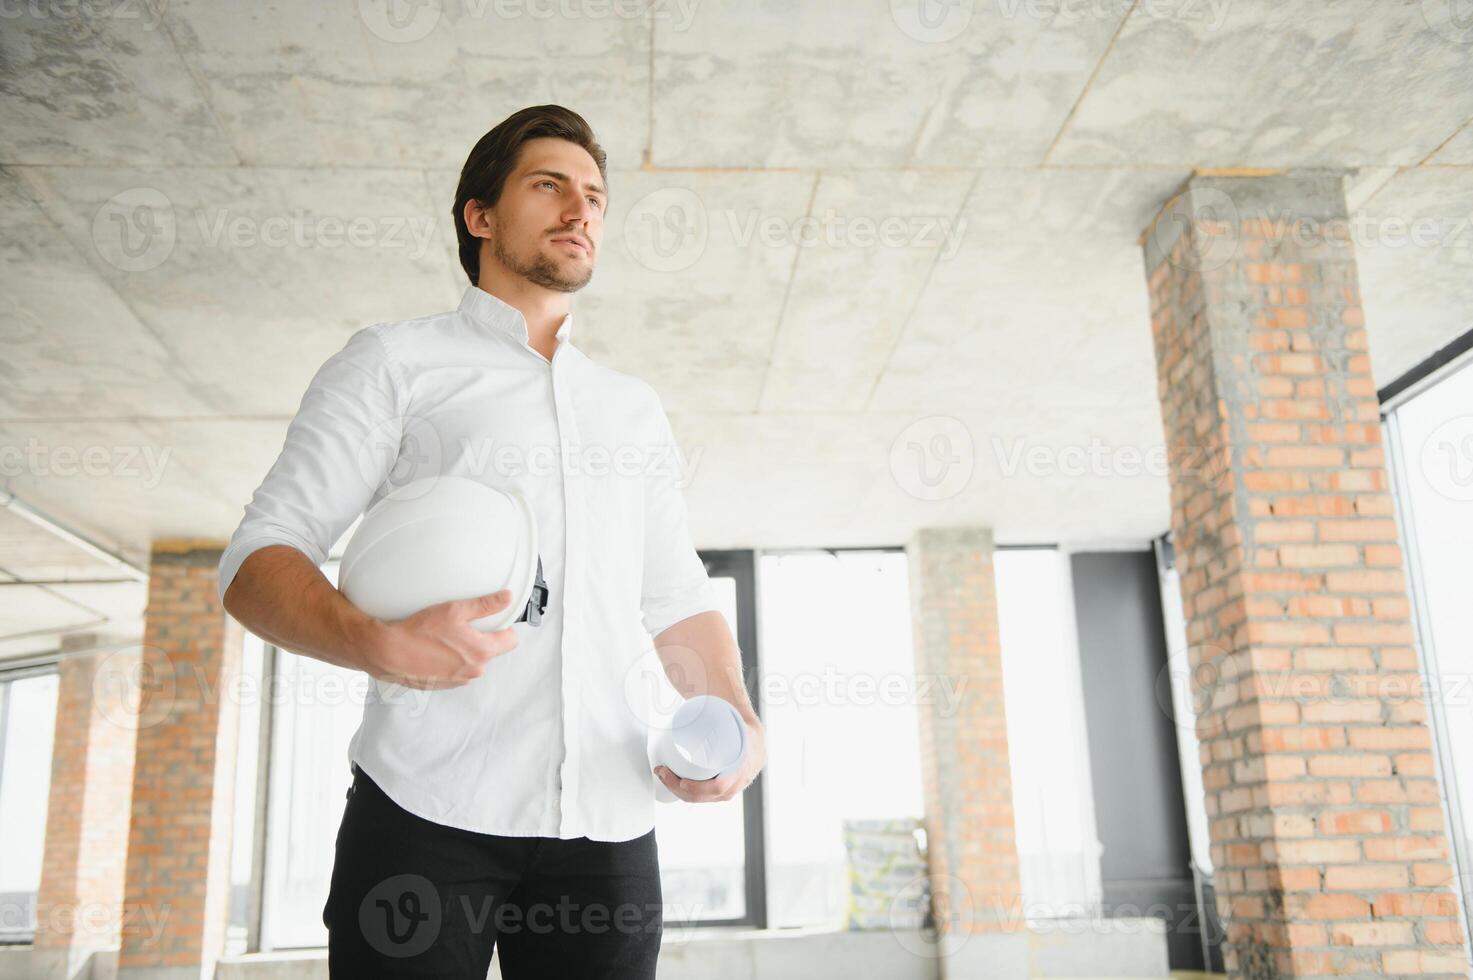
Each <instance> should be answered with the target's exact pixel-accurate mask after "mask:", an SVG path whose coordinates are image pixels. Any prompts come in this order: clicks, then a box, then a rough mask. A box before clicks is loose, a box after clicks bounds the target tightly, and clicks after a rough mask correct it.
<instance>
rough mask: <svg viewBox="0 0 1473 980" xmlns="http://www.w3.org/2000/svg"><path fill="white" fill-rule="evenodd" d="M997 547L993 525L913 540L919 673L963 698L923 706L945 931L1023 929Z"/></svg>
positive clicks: (932, 838)
mask: <svg viewBox="0 0 1473 980" xmlns="http://www.w3.org/2000/svg"><path fill="white" fill-rule="evenodd" d="M992 547H993V544H992V531H991V529H989V528H976V527H958V528H923V529H921V530H919V531H917V532H916V533H915V534H914V535H913V536H912V538H911V540H910V542H909V543H908V545H907V547H906V553H907V557H908V564H909V568H910V588H911V612H912V616H911V619H912V622H913V624H914V627H913V628H914V641H915V660H916V674H917V676H918V677H919V678H921V679H922V681H923V682H928V681H934V680H935V679H936V678H940V677H945V678H947V679H948V682H949V683H951V684H953V685H955V687H954V688H953V689H954V690H955V691H956V693H957V695H958V697H957V698H956V699H955V701H956V703H955V705H954V706H950V705H949V700H950V699H943V698H929V699H925V698H923V699H921V701H922V703H921V704H920V706H919V709H920V721H921V770H922V782H923V787H924V793H925V809H926V818H925V824H926V842H927V851H928V861H929V864H930V874H931V881H932V889H933V893H934V896H935V903H936V917H937V925H938V927H939V928H940V929H941V930H942V931H943V932H948V933H951V932H954V933H961V934H966V933H975V932H1003V931H1017V930H1021V929H1022V926H1023V916H1022V911H1023V910H1022V891H1021V888H1020V885H1019V877H1018V848H1017V842H1016V839H1015V836H1014V832H1013V790H1012V779H1011V776H1010V774H1009V770H1008V730H1007V718H1006V715H1005V714H1004V711H1003V686H1002V645H1001V642H1000V640H999V638H998V626H997V587H996V580H995V579H994V577H993V565H992ZM948 707H952V710H950V711H948V710H947V708H948Z"/></svg>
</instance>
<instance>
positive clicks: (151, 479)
mask: <svg viewBox="0 0 1473 980" xmlns="http://www.w3.org/2000/svg"><path fill="white" fill-rule="evenodd" d="M172 448H173V447H171V446H164V447H162V448H160V447H157V446H72V445H58V446H47V445H42V444H41V442H40V440H38V439H36V438H35V437H34V436H33V437H31V438H29V439H27V440H26V444H25V446H24V447H22V446H0V476H7V477H11V476H20V475H22V474H25V475H29V476H59V477H72V476H77V475H82V476H91V477H142V481H141V483H140V486H142V487H143V489H145V490H152V489H154V488H155V487H157V486H158V485H159V483H160V482H162V481H163V477H164V467H165V466H167V465H168V462H169V454H170V452H171V451H172Z"/></svg>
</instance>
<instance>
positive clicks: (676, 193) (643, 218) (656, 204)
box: [624, 187, 710, 272]
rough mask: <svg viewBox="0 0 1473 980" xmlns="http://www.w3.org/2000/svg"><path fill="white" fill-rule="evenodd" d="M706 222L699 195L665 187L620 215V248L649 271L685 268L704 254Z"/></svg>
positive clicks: (704, 208) (677, 188)
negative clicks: (621, 241)
mask: <svg viewBox="0 0 1473 980" xmlns="http://www.w3.org/2000/svg"><path fill="white" fill-rule="evenodd" d="M709 234H710V222H709V221H708V219H707V215H706V205H705V204H704V203H703V202H702V201H701V198H700V195H698V194H696V192H695V191H692V190H689V189H687V188H684V187H665V188H662V189H660V190H657V191H654V192H653V193H650V194H646V195H645V196H644V197H642V198H640V199H639V200H638V201H635V202H634V204H633V205H631V206H630V208H629V212H628V214H626V215H625V216H624V247H625V248H627V249H629V254H630V255H632V256H633V257H634V260H635V261H636V262H638V263H639V264H640V265H642V266H644V267H645V268H646V269H649V270H651V271H653V272H679V271H680V270H681V269H688V268H690V267H691V266H692V265H695V264H696V262H698V261H700V258H701V256H702V255H703V254H705V251H706V240H707V237H708V236H709Z"/></svg>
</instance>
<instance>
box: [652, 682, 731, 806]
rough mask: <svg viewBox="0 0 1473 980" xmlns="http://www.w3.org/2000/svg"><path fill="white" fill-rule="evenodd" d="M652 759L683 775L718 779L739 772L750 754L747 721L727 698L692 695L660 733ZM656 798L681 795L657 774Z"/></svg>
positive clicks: (667, 799)
mask: <svg viewBox="0 0 1473 980" xmlns="http://www.w3.org/2000/svg"><path fill="white" fill-rule="evenodd" d="M650 754H651V757H652V762H653V763H654V765H657V766H665V767H666V768H668V769H669V770H670V771H671V772H673V773H675V775H677V776H679V777H680V778H681V779H714V778H716V777H717V776H725V775H727V774H728V773H732V772H735V771H736V770H738V769H740V768H741V766H742V761H743V759H744V758H745V757H746V754H747V724H746V722H745V721H743V720H742V716H741V713H740V712H738V711H737V709H736V707H735V706H734V705H733V704H732V703H731V702H730V701H727V700H726V699H725V698H718V697H716V696H715V695H711V694H698V695H696V696H695V697H693V698H690V699H688V700H687V701H686V702H685V703H684V704H682V705H681V706H680V707H679V708H676V709H675V714H674V715H672V716H671V717H670V721H669V723H668V724H667V725H665V726H663V727H662V728H661V729H660V731H659V732H658V733H656V736H655V741H654V746H653V748H652V750H651V753H650ZM655 799H657V800H659V801H660V802H661V803H674V802H675V801H676V800H678V799H680V797H678V796H676V795H675V794H674V793H672V792H670V790H668V789H666V788H665V784H664V783H662V782H660V781H659V777H658V776H657V777H656V778H655Z"/></svg>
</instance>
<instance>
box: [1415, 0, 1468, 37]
mask: <svg viewBox="0 0 1473 980" xmlns="http://www.w3.org/2000/svg"><path fill="white" fill-rule="evenodd" d="M1422 19H1423V20H1424V21H1426V22H1427V26H1428V27H1430V28H1432V29H1433V30H1434V31H1436V32H1437V33H1438V34H1441V35H1442V36H1443V37H1445V38H1447V39H1448V40H1449V41H1452V42H1453V43H1454V44H1473V0H1422Z"/></svg>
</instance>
